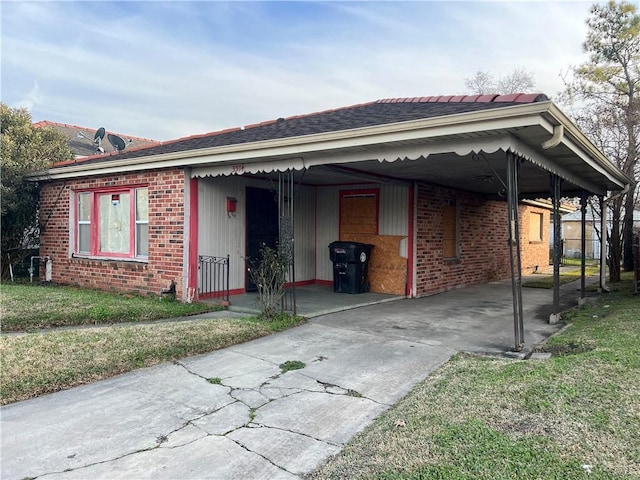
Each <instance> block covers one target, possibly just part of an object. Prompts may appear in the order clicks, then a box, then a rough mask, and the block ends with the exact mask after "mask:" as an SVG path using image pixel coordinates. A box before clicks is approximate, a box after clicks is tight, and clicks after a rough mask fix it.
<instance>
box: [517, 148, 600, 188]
mask: <svg viewBox="0 0 640 480" xmlns="http://www.w3.org/2000/svg"><path fill="white" fill-rule="evenodd" d="M511 142H512V144H511V151H512V152H514V153H516V154H517V155H519V156H521V157H523V158H524V159H526V160H528V161H530V162H531V163H533V164H534V165H537V166H538V167H540V168H542V169H544V170H546V171H548V172H551V173H554V174H556V175H558V176H559V177H560V178H563V179H565V180H568V181H570V182H571V183H573V184H574V185H577V186H578V187H580V188H583V189H585V190H587V191H589V192H592V193H594V194H596V195H604V194H605V193H606V191H607V190H606V188H605V189H603V188H602V187H599V186H598V185H596V184H594V183H591V182H590V181H588V180H585V179H582V178H579V177H577V176H575V175H574V174H573V173H571V172H570V171H569V170H567V169H566V168H564V167H563V166H562V165H560V164H558V163H555V162H552V161H550V160H549V159H548V158H546V157H544V156H542V155H540V154H539V153H538V152H536V151H535V150H534V149H533V148H531V147H530V146H529V145H527V144H525V143H523V142H521V141H520V140H518V139H516V138H512V139H511Z"/></svg>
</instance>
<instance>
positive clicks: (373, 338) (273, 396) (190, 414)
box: [0, 282, 577, 480]
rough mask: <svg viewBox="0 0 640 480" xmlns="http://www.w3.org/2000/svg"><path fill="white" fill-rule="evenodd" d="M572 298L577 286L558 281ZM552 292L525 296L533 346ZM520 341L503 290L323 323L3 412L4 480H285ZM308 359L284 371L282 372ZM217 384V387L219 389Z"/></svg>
mask: <svg viewBox="0 0 640 480" xmlns="http://www.w3.org/2000/svg"><path fill="white" fill-rule="evenodd" d="M562 290H563V294H564V297H563V298H565V306H568V305H570V304H575V298H576V297H577V292H576V291H575V284H569V285H565V286H564V287H563V289H562ZM551 295H552V293H551V291H550V290H541V289H524V306H525V329H526V332H525V340H526V342H527V344H528V345H529V346H531V345H533V344H535V343H538V342H540V341H542V340H543V339H544V338H546V337H548V336H549V335H551V334H552V333H554V332H555V331H557V330H558V329H559V328H560V325H549V324H548V323H547V320H548V314H549V310H548V307H539V306H540V305H545V306H548V305H549V303H550V302H551ZM511 345H513V319H512V306H511V288H510V284H509V283H506V282H498V283H493V284H489V285H482V286H477V287H471V288H466V289H464V290H457V291H453V292H449V293H445V294H441V295H436V296H432V297H428V298H423V299H414V300H406V299H405V300H398V301H394V302H387V303H383V304H380V305H375V306H369V307H363V308H358V309H354V310H349V311H344V312H340V313H335V314H330V315H325V316H320V317H316V318H314V319H312V320H311V321H310V323H308V324H306V325H303V326H301V327H298V328H294V329H291V330H288V331H285V332H281V333H278V334H274V335H271V336H269V337H265V338H261V339H258V340H255V341H251V342H248V343H245V344H242V345H237V346H235V347H231V348H227V349H224V350H219V351H216V352H213V353H210V354H206V355H201V356H197V357H191V358H186V359H184V360H182V361H180V362H176V363H173V364H163V365H159V366H156V367H152V368H146V369H141V370H137V371H134V372H131V373H128V374H124V375H121V376H118V377H115V378H111V379H108V380H104V381H100V382H96V383H94V384H91V385H86V386H82V387H78V388H74V389H71V390H68V391H64V392H59V393H55V394H51V395H46V396H43V397H40V398H36V399H32V400H27V401H24V402H19V403H15V404H12V405H8V406H5V407H2V409H1V410H0V414H1V429H2V430H1V435H2V454H1V460H2V468H1V477H2V478H3V479H4V480H14V479H15V480H19V479H24V478H27V477H29V478H44V479H51V480H53V479H89V478H92V479H93V478H104V479H119V478H127V479H132V478H135V479H144V478H153V479H202V478H214V479H261V478H264V479H279V478H283V479H287V478H299V477H300V476H301V475H304V474H305V473H308V472H310V471H312V470H314V469H315V468H316V467H317V466H319V465H320V464H322V463H323V462H325V461H326V460H327V459H328V458H329V457H330V456H332V455H334V454H336V453H338V452H339V451H340V450H341V449H342V447H343V446H344V444H345V443H346V442H347V441H348V440H349V439H350V438H351V437H352V436H353V435H354V434H356V433H357V432H358V431H360V430H362V429H363V428H365V427H366V426H367V425H368V424H369V423H371V422H372V421H373V420H374V419H375V418H376V417H377V416H378V415H379V414H380V413H382V412H383V411H385V410H387V409H388V408H389V407H390V406H391V405H393V404H394V403H395V402H397V401H398V400H399V399H401V398H402V397H403V396H404V395H406V394H407V393H408V392H409V390H410V389H411V388H412V387H413V386H414V385H415V384H416V383H418V382H420V381H422V380H424V379H425V378H426V377H427V376H428V375H429V373H430V372H431V371H432V370H433V369H434V368H436V367H438V366H439V365H441V364H442V363H444V362H446V361H447V360H448V359H449V358H450V356H451V355H452V354H454V353H455V352H457V351H460V350H473V351H482V352H490V353H496V354H500V353H504V352H505V351H506V350H508V349H509V347H510V346H511ZM288 360H298V361H302V362H304V363H305V364H306V366H305V367H304V368H302V369H299V370H292V371H288V372H286V373H283V371H282V370H281V368H280V367H279V365H280V364H282V363H283V362H286V361H288ZM208 379H220V383H219V384H215V381H213V382H214V383H212V381H209V380H208Z"/></svg>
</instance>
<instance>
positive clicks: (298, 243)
mask: <svg viewBox="0 0 640 480" xmlns="http://www.w3.org/2000/svg"><path fill="white" fill-rule="evenodd" d="M294 217H295V224H294V228H295V232H294V235H295V252H296V254H295V255H296V281H297V282H301V281H305V280H313V279H315V274H316V258H315V247H316V245H315V237H316V235H315V189H314V188H313V187H304V186H299V187H296V197H295V205H294Z"/></svg>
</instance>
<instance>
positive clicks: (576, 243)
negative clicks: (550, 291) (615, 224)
mask: <svg viewBox="0 0 640 480" xmlns="http://www.w3.org/2000/svg"><path fill="white" fill-rule="evenodd" d="M600 223H601V220H600V213H599V212H594V211H593V209H591V208H590V207H587V211H586V221H585V225H586V229H585V252H584V253H585V258H587V259H590V260H598V259H600V248H601V244H600V238H601V237H600V229H601V226H600ZM607 223H608V228H609V230H610V229H611V225H612V219H611V215H610V214H609V215H608V216H607ZM561 224H562V240H563V247H564V248H563V249H564V256H565V257H568V258H580V255H581V251H582V240H581V239H582V211H580V210H577V211H575V212H572V213H569V214H567V215H563V216H562V219H561ZM633 227H634V229H636V228H640V210H634V211H633Z"/></svg>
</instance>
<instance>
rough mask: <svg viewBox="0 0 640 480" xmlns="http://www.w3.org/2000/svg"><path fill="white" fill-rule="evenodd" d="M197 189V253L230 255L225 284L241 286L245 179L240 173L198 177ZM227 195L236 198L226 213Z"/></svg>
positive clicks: (230, 286)
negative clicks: (231, 211) (233, 207)
mask: <svg viewBox="0 0 640 480" xmlns="http://www.w3.org/2000/svg"><path fill="white" fill-rule="evenodd" d="M199 181H200V188H199V189H198V208H199V213H200V218H199V224H198V227H199V228H198V249H199V252H198V254H199V255H214V256H219V257H224V256H226V255H229V256H230V270H229V288H231V289H232V290H233V289H238V288H244V258H243V257H244V255H245V245H244V243H245V237H244V229H245V206H246V203H245V181H244V179H242V178H241V177H216V178H201V179H200V180H199ZM227 197H235V198H236V199H237V200H238V206H237V211H236V215H235V216H232V217H229V216H228V215H227V209H226V202H227Z"/></svg>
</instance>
